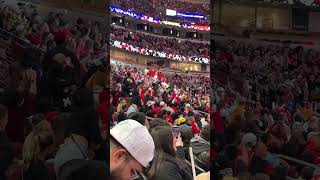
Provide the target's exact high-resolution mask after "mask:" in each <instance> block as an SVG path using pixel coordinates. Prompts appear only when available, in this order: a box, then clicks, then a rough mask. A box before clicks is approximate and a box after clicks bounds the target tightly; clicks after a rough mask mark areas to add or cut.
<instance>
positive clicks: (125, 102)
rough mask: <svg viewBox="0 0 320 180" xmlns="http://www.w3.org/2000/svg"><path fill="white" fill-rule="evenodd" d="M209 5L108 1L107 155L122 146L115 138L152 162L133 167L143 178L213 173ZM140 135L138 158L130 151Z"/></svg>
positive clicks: (181, 177) (153, 179)
mask: <svg viewBox="0 0 320 180" xmlns="http://www.w3.org/2000/svg"><path fill="white" fill-rule="evenodd" d="M208 10H209V2H205V3H199V2H193V1H187V2H186V1H179V0H174V1H171V0H170V1H153V0H136V1H130V0H120V1H119V0H112V1H111V2H110V12H111V15H110V16H111V29H110V58H111V74H110V76H111V78H110V79H111V82H110V83H111V84H110V92H111V94H110V101H111V112H110V118H111V121H110V126H111V134H110V138H111V142H110V143H111V144H110V147H111V149H110V159H112V157H113V156H114V155H115V154H117V153H118V152H119V151H120V150H119V148H118V149H117V148H113V147H114V146H113V144H115V145H122V146H123V148H124V149H125V150H127V151H128V152H129V153H130V155H131V156H132V157H133V158H134V159H135V160H137V162H139V164H140V166H141V165H142V166H143V167H146V166H145V164H149V167H146V168H144V169H143V170H142V171H141V169H139V170H137V171H136V172H135V174H139V172H140V173H141V177H140V178H141V179H150V180H160V179H162V180H171V179H177V180H188V179H189V180H191V179H194V178H196V176H197V178H202V179H209V177H210V176H209V175H210V126H209V123H210V77H209V70H210V66H209V64H210V60H209V30H210V28H209V19H210V18H209V16H208V15H207V14H208ZM169 12H170V13H169ZM186 16H188V17H186ZM128 119H129V120H128ZM134 122H139V125H140V126H144V128H143V129H144V130H142V127H139V128H141V130H139V132H136V131H138V130H135V129H137V128H133V127H135V126H136V125H134ZM131 124H132V125H131ZM132 126H133V127H132ZM125 127H126V128H125ZM122 128H123V129H125V130H123V131H126V132H127V131H128V132H132V131H133V132H135V134H137V138H135V137H132V136H133V135H132V134H133V133H131V135H126V133H124V134H122V133H121V134H119V133H120V130H118V129H122ZM143 132H145V134H143ZM140 136H145V137H143V138H142V139H143V142H144V143H143V144H144V146H143V147H140V148H139V149H142V148H145V150H144V151H146V153H144V154H145V156H143V157H142V155H141V154H137V152H136V151H135V150H134V149H135V148H134V146H141V145H140V144H139V143H142V142H141V141H142V139H139V138H138V137H140ZM129 139H130V141H134V142H128V141H129ZM148 139H150V140H148ZM150 141H153V143H154V146H153V147H152V145H151V144H152V143H150ZM132 143H136V144H135V145H133V144H132ZM190 147H191V148H192V151H190V150H189V148H190ZM150 151H152V153H149V152H150ZM190 152H192V153H190ZM110 163H111V164H115V165H114V166H112V165H111V166H110V172H111V176H112V177H115V176H118V177H119V176H120V175H121V174H122V176H124V174H123V173H121V170H119V169H117V167H119V166H121V164H120V163H116V161H110ZM133 167H134V166H133ZM134 168H137V167H134Z"/></svg>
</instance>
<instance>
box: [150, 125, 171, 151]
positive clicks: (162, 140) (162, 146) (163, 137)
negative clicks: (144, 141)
mask: <svg viewBox="0 0 320 180" xmlns="http://www.w3.org/2000/svg"><path fill="white" fill-rule="evenodd" d="M150 134H151V136H152V138H153V141H154V145H155V150H156V152H157V151H163V152H165V153H168V154H170V155H172V156H175V154H176V152H175V151H174V148H173V135H172V130H171V128H170V127H167V126H159V127H155V128H153V129H152V130H151V132H150Z"/></svg>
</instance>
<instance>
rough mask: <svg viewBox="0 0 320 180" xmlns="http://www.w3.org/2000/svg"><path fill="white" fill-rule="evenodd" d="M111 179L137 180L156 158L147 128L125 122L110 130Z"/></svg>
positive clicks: (134, 122)
mask: <svg viewBox="0 0 320 180" xmlns="http://www.w3.org/2000/svg"><path fill="white" fill-rule="evenodd" d="M110 135H111V138H110V178H111V179H136V178H139V174H140V173H141V172H142V171H143V168H147V167H148V166H149V163H150V162H151V161H152V159H153V157H154V151H155V145H154V142H153V139H152V137H151V135H150V133H149V132H148V130H147V128H146V127H144V126H143V125H141V124H140V123H138V122H137V121H134V120H125V121H122V122H120V123H118V124H117V125H116V126H114V127H113V128H112V129H111V130H110Z"/></svg>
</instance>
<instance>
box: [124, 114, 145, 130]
mask: <svg viewBox="0 0 320 180" xmlns="http://www.w3.org/2000/svg"><path fill="white" fill-rule="evenodd" d="M128 119H133V120H136V121H138V122H139V123H140V124H142V125H144V126H146V127H147V129H149V128H150V125H149V121H148V119H147V118H146V116H145V115H144V114H143V113H141V112H134V113H130V114H129V116H128Z"/></svg>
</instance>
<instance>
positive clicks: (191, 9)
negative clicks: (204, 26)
mask: <svg viewBox="0 0 320 180" xmlns="http://www.w3.org/2000/svg"><path fill="white" fill-rule="evenodd" d="M110 3H111V5H113V6H118V7H120V8H124V9H127V10H131V11H133V12H135V13H139V14H143V15H146V16H149V17H154V18H161V19H162V20H165V19H167V18H169V17H167V16H166V9H171V10H176V11H177V12H180V13H192V14H201V15H207V14H209V8H210V4H209V3H208V4H203V3H192V2H185V1H180V0H165V1H156V0H134V1H130V0H112V1H111V2H110ZM180 20H181V19H180Z"/></svg>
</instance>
